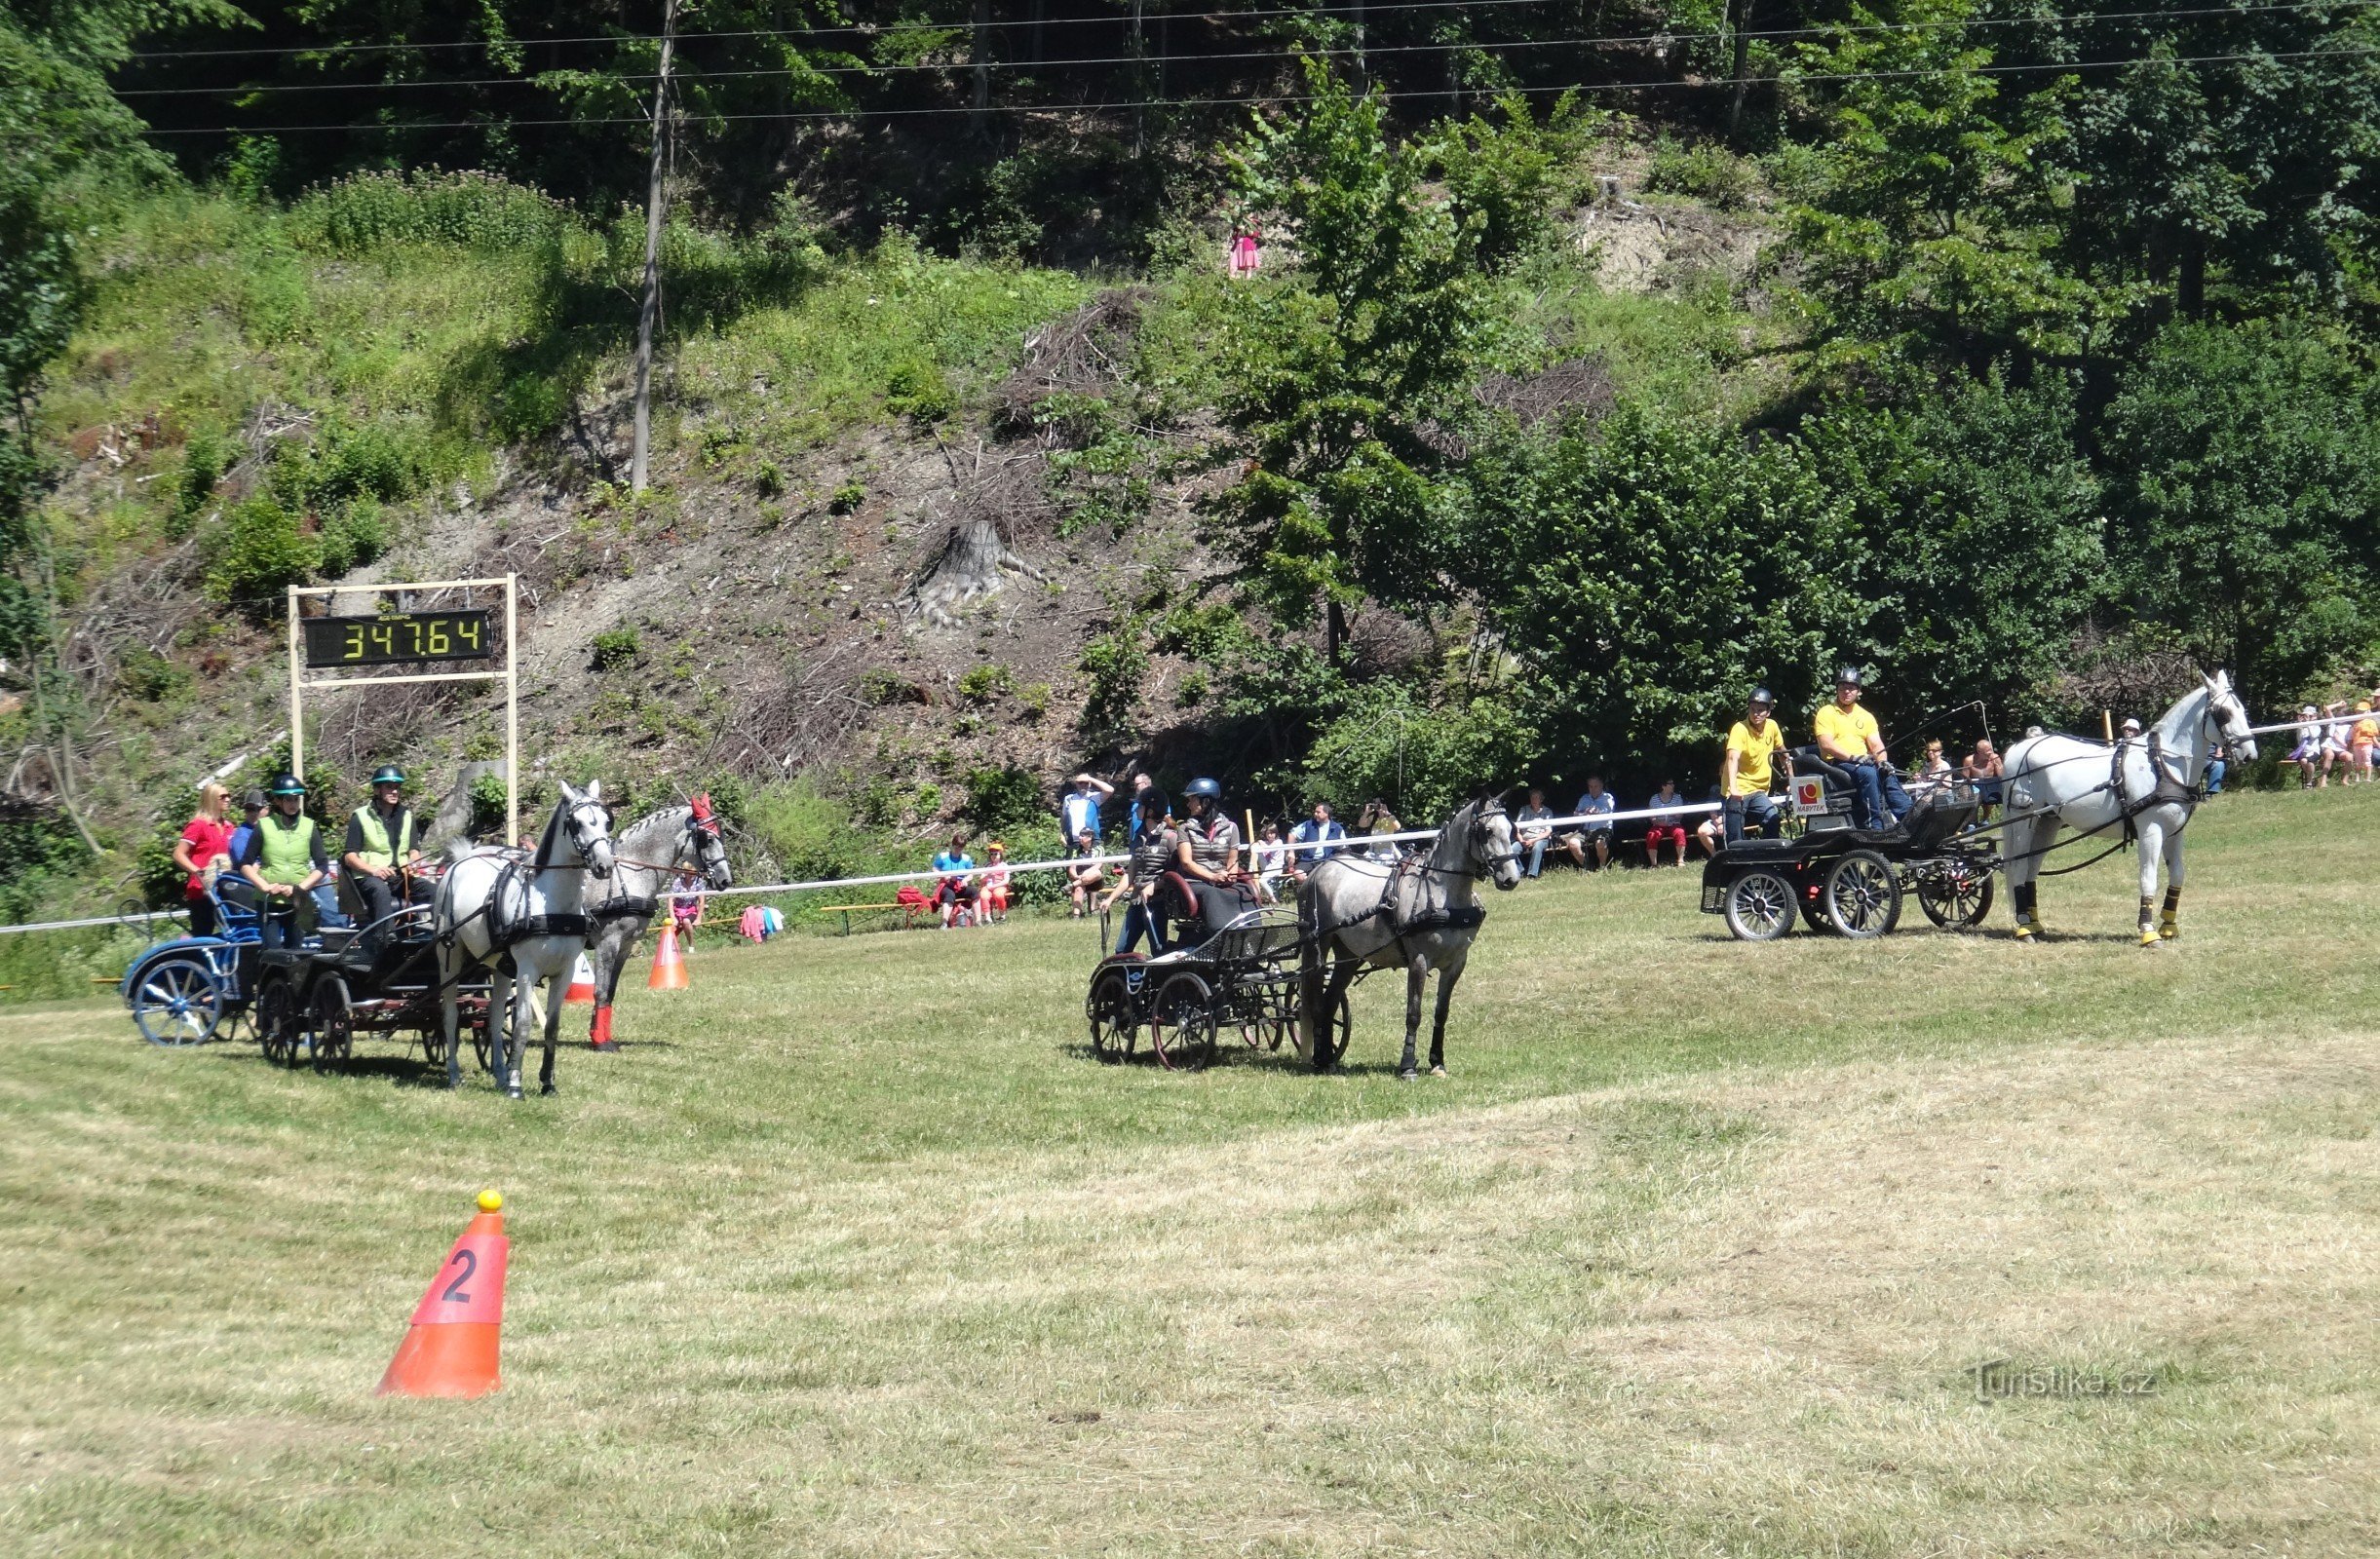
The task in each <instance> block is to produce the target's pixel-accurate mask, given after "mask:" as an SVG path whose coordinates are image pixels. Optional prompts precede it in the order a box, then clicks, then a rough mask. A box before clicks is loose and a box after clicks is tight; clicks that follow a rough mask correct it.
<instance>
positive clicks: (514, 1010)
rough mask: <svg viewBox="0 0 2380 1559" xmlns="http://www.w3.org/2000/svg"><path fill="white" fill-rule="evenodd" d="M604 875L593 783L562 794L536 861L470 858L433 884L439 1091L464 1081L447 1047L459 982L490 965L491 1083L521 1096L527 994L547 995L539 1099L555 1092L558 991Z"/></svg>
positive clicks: (607, 842)
mask: <svg viewBox="0 0 2380 1559" xmlns="http://www.w3.org/2000/svg"><path fill="white" fill-rule="evenodd" d="M611 868H612V842H611V815H610V814H609V813H607V812H606V811H604V809H603V787H602V782H601V781H600V780H598V781H596V782H595V783H593V784H590V785H589V786H588V787H587V788H586V789H585V790H583V791H580V790H573V789H571V788H570V786H568V785H563V786H562V799H561V800H560V801H559V802H557V803H556V805H555V808H554V816H553V817H551V818H547V819H546V831H545V836H544V837H543V838H542V839H540V840H539V841H538V844H537V853H536V855H535V856H523V854H522V852H520V851H518V850H477V851H473V852H472V853H471V854H470V855H468V856H464V857H463V858H462V859H460V860H458V861H456V862H455V863H454V864H453V865H452V866H450V867H448V868H447V871H446V876H445V879H444V881H442V882H441V883H440V884H439V886H438V901H437V904H436V906H435V908H434V910H433V912H432V923H433V925H435V926H436V928H437V932H438V981H439V988H440V991H441V995H442V998H443V1005H444V1008H445V1023H446V1086H448V1087H450V1088H451V1087H455V1086H458V1085H460V1084H461V1083H462V1081H463V1077H462V1066H463V1060H462V1055H461V1052H460V1051H459V1050H458V1049H457V1048H456V1046H455V1030H456V1027H457V1014H456V1011H455V1006H456V991H455V987H456V985H457V983H458V982H459V981H460V980H461V979H462V978H463V976H464V975H466V974H468V973H470V972H471V971H472V970H475V969H479V968H480V967H482V966H485V965H489V964H493V965H495V977H494V980H493V981H492V983H491V984H490V986H489V988H488V993H487V1031H488V1040H489V1045H488V1055H489V1060H490V1063H491V1065H492V1066H493V1067H494V1069H495V1073H496V1082H497V1083H498V1084H500V1085H502V1087H503V1088H504V1090H505V1091H506V1092H507V1093H509V1094H511V1095H512V1096H513V1097H514V1098H516V1099H518V1098H519V1097H520V1064H521V1061H522V1059H523V1051H524V1048H525V1046H526V1036H525V1035H524V1034H523V1032H522V1027H523V1019H524V1018H525V1017H526V1015H527V1013H528V1010H529V993H530V992H531V991H533V990H534V989H535V988H536V987H537V986H539V985H541V984H542V985H543V986H545V988H546V1000H545V1020H546V1064H545V1068H544V1070H543V1071H542V1072H541V1073H540V1074H539V1077H538V1084H539V1091H540V1092H544V1093H552V1092H553V1091H554V1042H555V1038H556V1035H555V1031H556V1030H557V1029H558V1028H559V1027H560V1026H561V1020H562V993H563V991H564V990H566V989H567V988H568V982H569V979H570V971H571V970H572V969H574V968H575V967H576V966H577V964H578V960H579V954H581V953H583V952H585V951H586V950H587V933H588V931H589V929H590V923H589V921H588V919H587V908H586V905H587V874H588V873H590V872H592V873H594V874H595V876H596V877H598V878H602V877H608V876H610V875H611Z"/></svg>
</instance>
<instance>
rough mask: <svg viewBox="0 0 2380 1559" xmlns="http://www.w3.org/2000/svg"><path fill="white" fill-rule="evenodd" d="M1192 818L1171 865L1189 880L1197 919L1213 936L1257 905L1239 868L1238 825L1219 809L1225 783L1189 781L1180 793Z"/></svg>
mask: <svg viewBox="0 0 2380 1559" xmlns="http://www.w3.org/2000/svg"><path fill="white" fill-rule="evenodd" d="M1182 796H1183V799H1184V800H1185V802H1186V803H1187V804H1188V806H1189V809H1190V817H1189V819H1188V820H1187V821H1185V822H1184V823H1183V824H1182V825H1181V836H1182V840H1181V847H1180V849H1179V850H1178V851H1176V852H1175V854H1174V857H1173V869H1174V870H1175V871H1178V872H1180V873H1181V875H1182V877H1183V878H1184V879H1185V880H1186V881H1187V882H1188V883H1189V884H1190V892H1191V893H1192V894H1195V895H1196V896H1197V898H1198V914H1199V919H1200V920H1202V921H1204V922H1205V923H1206V927H1207V934H1208V935H1209V936H1211V935H1213V934H1214V933H1215V932H1219V931H1221V930H1222V929H1223V928H1224V927H1225V926H1227V925H1229V924H1230V922H1231V919H1232V917H1233V916H1235V915H1240V914H1245V913H1246V912H1247V911H1248V910H1250V909H1253V908H1255V907H1256V895H1255V894H1253V893H1251V892H1249V890H1248V884H1247V881H1246V879H1245V878H1244V877H1243V876H1242V874H1241V871H1240V827H1239V824H1237V823H1235V822H1233V821H1232V820H1231V818H1228V817H1226V816H1225V815H1224V812H1223V787H1222V786H1221V785H1219V784H1216V783H1215V782H1214V781H1213V780H1212V779H1193V780H1191V781H1190V784H1189V787H1188V788H1187V789H1185V790H1184V791H1183V792H1182Z"/></svg>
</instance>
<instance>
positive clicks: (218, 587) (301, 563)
mask: <svg viewBox="0 0 2380 1559" xmlns="http://www.w3.org/2000/svg"><path fill="white" fill-rule="evenodd" d="M214 552H215V561H214V566H213V567H212V568H211V569H209V570H208V572H207V591H208V593H209V594H211V595H212V596H213V597H214V598H215V599H216V600H218V601H227V602H237V603H239V604H241V605H243V606H245V607H247V608H249V609H250V611H251V612H264V611H268V610H278V609H279V608H280V606H281V602H282V591H284V590H285V589H288V587H289V586H291V585H294V584H296V583H297V582H298V581H299V580H302V579H304V578H305V577H306V576H307V575H308V574H309V573H311V572H312V571H313V569H314V565H315V561H316V558H317V556H318V553H317V551H316V549H315V545H314V539H313V538H312V537H310V536H308V535H306V534H305V533H304V532H303V531H302V530H301V529H300V528H299V525H298V516H297V515H296V514H294V513H290V512H289V511H288V510H287V509H285V508H283V507H282V506H281V505H280V504H279V503H278V502H276V501H275V500H274V499H273V498H272V497H271V496H270V495H267V494H259V495H257V496H256V497H254V498H250V499H249V500H248V501H247V502H246V503H244V504H241V505H239V506H237V507H236V508H234V509H233V510H232V511H231V513H228V514H226V515H225V516H224V518H223V539H222V542H221V545H220V546H218V547H217V548H216V549H215V550H214Z"/></svg>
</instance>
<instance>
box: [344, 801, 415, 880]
mask: <svg viewBox="0 0 2380 1559" xmlns="http://www.w3.org/2000/svg"><path fill="white" fill-rule="evenodd" d="M356 826H357V827H358V828H359V829H361V830H363V833H364V848H363V849H362V850H359V851H357V852H356V854H357V855H359V856H363V857H364V864H365V865H366V866H394V865H395V864H397V857H398V856H403V855H408V854H410V853H411V852H412V849H413V814H412V812H411V810H410V809H405V811H404V821H403V823H401V824H399V825H398V828H397V843H396V844H395V845H394V846H392V845H391V844H390V843H389V828H388V824H387V823H385V822H383V821H381V820H380V809H379V808H378V807H375V806H373V805H372V804H371V803H370V802H368V801H367V802H365V804H364V805H363V806H361V807H358V808H357V809H356Z"/></svg>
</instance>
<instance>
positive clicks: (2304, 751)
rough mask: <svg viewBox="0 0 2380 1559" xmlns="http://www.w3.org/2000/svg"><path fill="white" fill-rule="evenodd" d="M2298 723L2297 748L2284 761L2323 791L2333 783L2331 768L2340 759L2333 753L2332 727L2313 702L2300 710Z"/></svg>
mask: <svg viewBox="0 0 2380 1559" xmlns="http://www.w3.org/2000/svg"><path fill="white" fill-rule="evenodd" d="M2297 720H2298V726H2297V745H2296V746H2294V747H2292V748H2290V749H2289V755H2288V756H2287V757H2286V758H2284V759H2283V760H2282V761H2283V762H2284V763H2288V764H2293V765H2295V766H2296V768H2297V772H2298V774H2299V775H2300V776H2302V777H2303V778H2304V779H2305V782H2306V783H2307V784H2310V785H2312V786H2314V787H2315V788H2316V789H2318V790H2319V789H2321V788H2322V786H2324V785H2326V784H2328V783H2330V765H2331V763H2332V761H2333V760H2334V759H2335V758H2336V757H2337V756H2338V754H2337V753H2335V752H2333V751H2331V750H2330V727H2329V726H2328V725H2327V724H2325V723H2324V722H2323V720H2322V710H2320V709H2318V708H2316V707H2315V706H2314V705H2313V704H2311V703H2309V704H2305V705H2303V706H2302V707H2300V708H2299V709H2298V711H2297Z"/></svg>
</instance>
